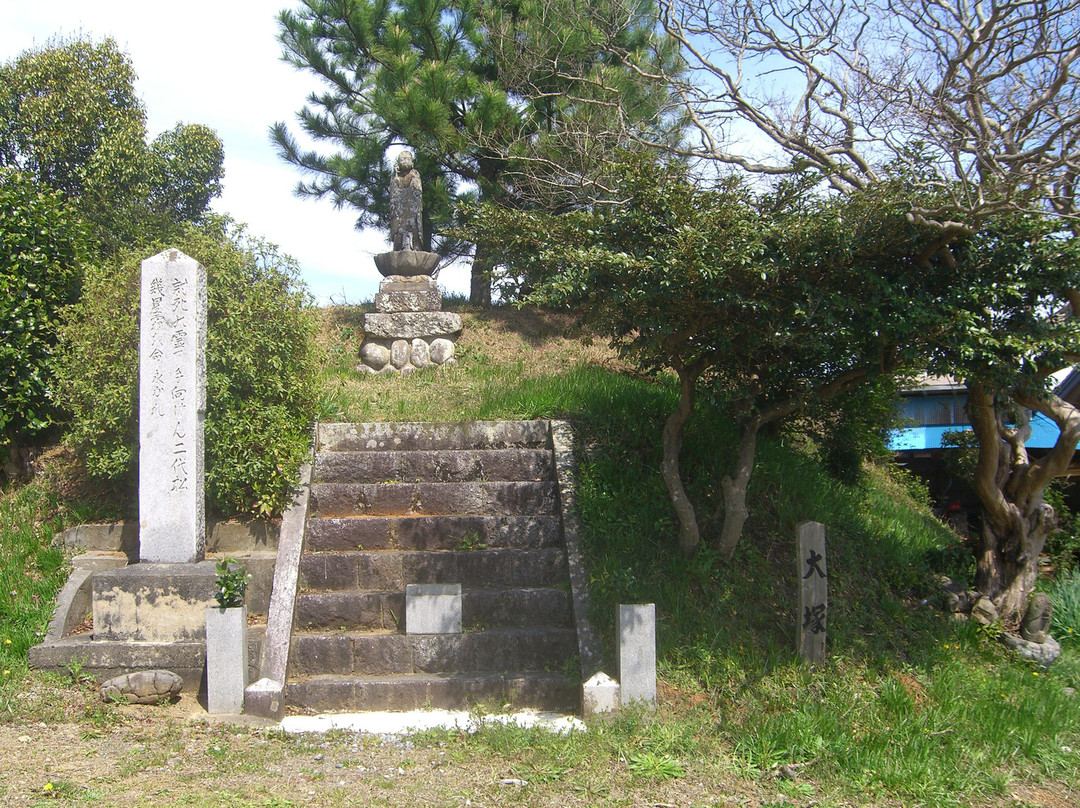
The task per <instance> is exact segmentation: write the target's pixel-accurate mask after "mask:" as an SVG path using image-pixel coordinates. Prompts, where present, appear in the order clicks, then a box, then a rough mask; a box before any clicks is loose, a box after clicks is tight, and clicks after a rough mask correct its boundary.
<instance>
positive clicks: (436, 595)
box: [405, 584, 461, 634]
mask: <svg viewBox="0 0 1080 808" xmlns="http://www.w3.org/2000/svg"><path fill="white" fill-rule="evenodd" d="M405 632H406V633H407V634H460V633H461V584H409V585H408V586H406V587H405Z"/></svg>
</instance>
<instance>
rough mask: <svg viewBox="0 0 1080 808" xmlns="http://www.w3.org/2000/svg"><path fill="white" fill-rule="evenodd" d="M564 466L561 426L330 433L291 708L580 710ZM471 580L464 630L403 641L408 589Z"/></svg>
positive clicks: (369, 428) (296, 642)
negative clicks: (557, 442) (557, 449)
mask: <svg viewBox="0 0 1080 808" xmlns="http://www.w3.org/2000/svg"><path fill="white" fill-rule="evenodd" d="M556 466H557V463H556V455H555V453H554V452H553V439H552V426H551V424H550V423H549V422H547V421H523V422H516V421H515V422H498V423H477V422H473V423H460V424H324V425H321V426H320V427H319V429H318V434H317V443H316V454H315V462H314V472H313V476H312V483H311V499H310V504H309V506H308V512H307V522H306V527H305V539H304V550H303V554H302V555H301V556H300V568H299V577H300V590H299V592H298V594H297V599H296V602H295V620H294V629H293V633H292V639H291V646H290V651H289V658H288V659H289V663H288V680H287V685H286V688H285V705H286V706H287V707H288V708H289V709H291V710H300V711H319V712H332V711H369V710H412V709H420V708H424V707H437V708H464V707H468V706H471V705H474V704H483V705H488V706H492V707H495V708H504V707H506V706H507V705H509V706H510V707H512V708H536V709H545V710H560V711H576V710H577V709H579V707H580V701H581V681H582V679H581V669H582V663H581V659H582V657H581V656H580V655H579V633H578V629H577V625H578V624H579V622H580V621H581V620H582V617H581V615H580V614H579V615H575V609H574V602H575V598H574V596H573V595H572V587H571V583H570V574H569V570H568V563H567V549H566V543H565V541H564V535H563V521H564V514H563V512H562V508H561V505H562V504H563V503H561V501H560V482H559V476H558V474H557V468H556ZM563 490H564V492H565V491H566V489H565V488H564V489H563ZM562 498H563V499H566V498H572V494H568V493H564V495H563V497H562ZM574 555H575V552H572V553H571V557H572V558H573V556H574ZM458 583H460V584H461V587H462V602H461V605H462V625H463V631H462V633H460V634H407V633H406V632H405V629H406V626H405V625H404V622H405V612H406V609H405V587H406V585H408V584H458ZM578 611H579V612H580V611H581V605H580V601H579V606H578ZM584 633H587V632H584V631H583V634H584ZM581 647H582V648H583V649H584V648H586V646H584V645H583V646H581ZM585 656H588V651H585Z"/></svg>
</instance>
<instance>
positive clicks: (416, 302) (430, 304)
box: [375, 289, 442, 314]
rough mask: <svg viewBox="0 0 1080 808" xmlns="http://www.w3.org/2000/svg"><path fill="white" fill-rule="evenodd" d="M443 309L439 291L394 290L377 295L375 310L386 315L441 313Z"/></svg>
mask: <svg viewBox="0 0 1080 808" xmlns="http://www.w3.org/2000/svg"><path fill="white" fill-rule="evenodd" d="M441 309H442V295H440V294H439V291H438V290H437V289H436V290H435V291H431V290H426V289H418V290H415V291H413V290H405V289H402V290H392V291H389V292H379V293H378V294H376V295H375V310H376V311H381V312H384V313H386V314H394V313H395V312H399V311H439V310H441Z"/></svg>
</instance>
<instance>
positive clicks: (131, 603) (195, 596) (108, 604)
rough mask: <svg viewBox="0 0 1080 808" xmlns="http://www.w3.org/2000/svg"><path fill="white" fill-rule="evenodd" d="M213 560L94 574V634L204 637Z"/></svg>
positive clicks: (183, 639) (152, 638) (162, 639)
mask: <svg viewBox="0 0 1080 808" xmlns="http://www.w3.org/2000/svg"><path fill="white" fill-rule="evenodd" d="M216 576H217V572H216V570H215V569H214V562H213V561H201V562H199V563H196V564H133V565H131V566H127V567H121V568H119V569H115V570H108V571H106V572H99V573H96V574H95V575H94V583H93V589H94V600H93V611H94V639H95V640H112V641H116V640H121V641H136V642H193V641H201V640H204V639H205V638H206V608H207V607H208V606H212V605H213V604H214V602H215V601H214V592H215V591H216V586H215V583H214V580H215V578H216Z"/></svg>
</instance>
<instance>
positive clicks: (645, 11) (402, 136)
mask: <svg viewBox="0 0 1080 808" xmlns="http://www.w3.org/2000/svg"><path fill="white" fill-rule="evenodd" d="M599 5H600V6H602V7H603V9H605V10H607V11H608V12H609V15H610V16H611V17H612V18H613V19H617V20H620V22H619V23H618V25H614V26H613V29H612V30H610V31H606V32H604V34H603V36H601V34H600V32H599V31H597V30H595V29H588V28H574V27H572V26H570V27H568V26H567V24H566V22H565V20H566V19H569V15H567V16H566V17H563V18H560V17H559V16H558V15H557V14H547V15H546V16H541V12H544V13H546V12H548V11H550V9H546V8H545V7H544V5H543V4H541V3H538V2H535V0H523V1H522V2H500V3H494V4H483V3H480V2H477V1H476V0H306V1H305V3H304V4H303V7H302V8H301V9H300V10H299V11H295V12H294V11H284V12H282V13H281V15H280V22H281V29H282V30H281V40H282V42H283V44H284V45H285V49H286V58H288V59H289V60H290V61H291V62H292V63H293V64H294V65H296V66H297V67H299V68H303V69H308V70H311V71H312V72H313V73H315V74H316V75H317V76H319V77H320V78H321V79H322V80H323V81H324V82H325V84H326V85H327V89H326V91H325V92H323V93H322V94H315V93H313V94H312V95H311V96H310V98H309V104H310V105H309V106H307V107H305V108H304V109H303V110H301V112H300V116H299V118H300V124H301V128H302V129H303V130H304V131H305V132H306V133H307V134H308V135H309V136H311V137H312V138H313V139H314V140H315V141H317V142H319V143H329V144H334V145H335V146H337V147H338V151H336V152H335V153H332V154H329V155H328V154H325V153H324V152H321V151H317V150H310V151H303V150H302V149H301V147H300V145H299V144H298V143H297V142H296V140H295V139H294V137H293V136H292V135H291V134H290V132H289V130H288V129H287V127H286V126H285V125H284V124H283V123H278V124H275V126H274V127H273V129H272V136H273V139H274V141H275V142H276V143H277V145H278V147H279V150H280V152H281V154H282V156H283V157H284V158H285V159H286V160H288V161H289V162H291V163H293V164H295V165H296V166H298V167H299V168H301V169H302V170H303V171H305V172H306V173H308V174H309V175H310V176H311V178H312V179H311V180H310V181H309V182H302V183H301V184H300V185H299V186H298V189H297V190H298V193H301V194H309V195H312V196H316V197H323V196H326V197H329V198H331V199H333V200H334V202H335V203H336V204H338V205H349V206H350V207H352V208H354V209H356V210H357V211H358V212H359V216H358V219H357V226H358V227H364V226H369V225H380V226H385V225H386V223H387V220H388V212H389V206H388V186H389V180H390V176H391V171H390V168H389V165H388V163H389V161H388V159H387V156H386V152H387V150H388V149H390V148H391V147H394V146H396V145H404V144H407V145H410V146H412V147H413V148H414V149H415V150H416V158H417V159H416V165H417V169H418V170H419V171H420V173H421V175H422V176H423V177H424V182H425V186H424V212H425V222H424V238H425V241H426V242H427V243H428V244H432V243H434V242H433V231H434V228H435V226H436V225H438V226H440V227H441V226H445V225H447V224H448V223H449V222H450V221H451V218H452V217H453V215H454V213H455V211H456V209H457V205H458V201H459V200H460V199H462V198H471V197H472V196H473V195H478V196H479V198H480V199H483V200H491V201H497V202H499V203H500V204H504V205H508V206H521V205H525V204H527V203H528V202H529V201H530V194H529V193H528V190H529V188H530V187H532V188H535V187H536V185H537V184H536V183H527V182H523V181H521V179H522V178H523V177H525V176H540V175H543V176H545V177H549V178H550V177H552V176H555V174H553V172H552V170H551V169H552V168H553V167H563V168H561V169H560V171H558V172H556V173H557V175H558V177H561V178H566V177H567V176H570V175H572V174H576V175H577V176H578V177H581V176H583V175H584V173H585V169H586V167H585V166H584V165H583V164H582V162H581V160H577V161H572V160H569V159H566V157H567V155H566V154H565V153H560V151H559V149H560V146H561V144H562V143H564V142H565V139H564V137H563V135H564V133H566V132H568V131H569V130H568V129H567V127H566V122H567V121H568V120H572V119H575V118H579V119H580V118H582V116H583V114H584V112H588V113H589V115H590V116H591V118H593V119H594V121H593V127H592V130H593V132H594V133H595V134H596V135H597V137H595V138H594V139H593V141H592V142H593V143H594V144H595V143H597V142H599V133H600V132H602V131H615V130H617V129H618V127H615V126H612V125H610V121H611V120H612V119H614V118H617V117H619V118H629V119H630V120H632V121H633V122H635V123H640V122H642V121H648V122H650V123H651V124H652V126H653V129H654V130H655V131H657V132H660V131H664V132H667V131H669V130H670V128H671V124H670V122H664V121H661V120H660V115H661V112H660V111H661V109H662V108H663V105H664V103H665V102H666V100H667V94H666V90H664V89H663V88H662V87H661V85H659V84H657V83H655V82H649V81H646V80H642V79H641V77H640V74H639V73H636V72H634V71H632V70H628V69H626V68H624V67H622V66H621V64H620V63H619V62H618V61H617V60H615V59H614V58H612V57H610V56H606V55H605V54H604V53H603V52H602V51H600V50H599V49H598V47H597V44H596V43H597V42H598V41H605V38H606V37H607V36H610V37H612V38H613V39H614V40H615V41H617V42H619V43H620V44H621V45H622V46H623V47H624V49H625V50H626V51H627V52H632V53H635V54H638V55H639V56H640V58H642V59H645V60H648V59H650V58H652V57H650V56H649V54H650V53H651V52H652V51H651V50H650V49H655V51H656V53H657V55H656V57H655V59H656V60H661V61H662V60H665V59H666V60H668V61H670V58H671V55H670V52H668V51H665V50H664V48H663V47H662V43H659V42H658V41H657V40H656V39H655V37H654V35H653V17H652V16H651V10H652V6H651V0H630V2H623V0H605V2H604V3H602V4H599ZM571 6H572V4H569V3H566V4H563V9H562V10H565V11H567V12H569V10H570V8H571ZM526 47H528V48H533V47H538V48H539V47H542V48H546V49H547V50H549V51H551V52H554V51H555V50H556V49H558V51H559V53H560V54H561V55H562V57H563V58H564V59H565V66H566V69H565V70H560V71H546V72H538V71H537V70H531V69H529V67H528V62H527V61H526V60H524V59H521V58H514V57H515V55H516V56H519V57H520V56H521V55H522V53H523V48H526ZM668 66H669V67H670V65H668ZM573 87H583V88H587V89H585V90H584V92H590V93H591V92H593V91H594V89H595V88H600V87H602V88H604V93H605V95H604V98H605V100H606V107H605V109H606V110H607V112H606V119H605V120H603V121H600V120H596V118H597V116H596V114H595V110H596V109H597V108H598V107H597V106H596V105H593V106H591V107H589V108H588V109H586V108H585V107H584V106H583V105H582V104H581V103H580V100H579V98H578V97H577V96H576V95H575V93H574V92H572V91H571V88H573ZM525 89H528V90H529V91H530V92H533V91H535V93H536V95H530V96H529V97H528V98H526V97H525V96H524V95H523V92H524V90H525ZM618 141H619V142H621V143H622V144H623V145H624V146H625V145H626V141H625V139H623V138H621V136H620V137H619V138H618ZM576 153H577V154H581V155H586V154H588V152H587V151H581V150H578V151H577V152H576ZM525 160H528V161H529V162H530V164H531V165H534V166H535V165H541V166H544V167H545V168H544V170H543V171H542V172H531V173H529V174H525V173H523V172H522V171H521V164H522V161H525ZM568 167H572V168H569V170H568ZM558 183H559V180H551V181H549V182H548V183H547V185H548V186H551V185H557V184H558ZM531 197H532V199H533V201H535V199H536V198H538V197H537V195H535V194H533V195H531ZM436 248H437V249H438V251H439V252H442V253H444V254H448V253H451V252H454V251H455V250H456V249H458V245H456V244H454V243H453V241H452V240H449V241H448V240H444V241H443V242H442V243H441V244H436ZM489 270H490V255H489V253H488V252H487V250H486V246H485V245H484V244H483V243H482V242H478V243H477V246H476V254H475V256H474V262H473V284H472V292H471V299H472V300H473V302H476V303H486V302H489V301H490V283H489V280H488V274H489Z"/></svg>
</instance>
